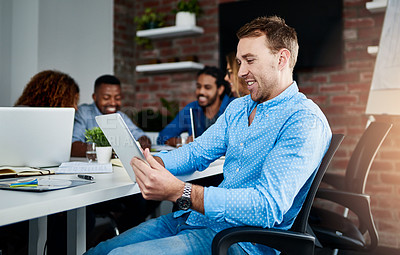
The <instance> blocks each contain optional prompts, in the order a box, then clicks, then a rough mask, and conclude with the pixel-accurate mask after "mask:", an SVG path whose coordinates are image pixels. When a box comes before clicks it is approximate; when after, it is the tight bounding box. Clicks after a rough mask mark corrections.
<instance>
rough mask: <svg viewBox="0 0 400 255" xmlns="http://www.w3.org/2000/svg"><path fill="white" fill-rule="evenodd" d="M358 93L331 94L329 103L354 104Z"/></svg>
mask: <svg viewBox="0 0 400 255" xmlns="http://www.w3.org/2000/svg"><path fill="white" fill-rule="evenodd" d="M358 99H359V97H358V95H339V96H332V97H331V100H330V101H331V103H333V104H346V105H348V104H355V103H357V102H358Z"/></svg>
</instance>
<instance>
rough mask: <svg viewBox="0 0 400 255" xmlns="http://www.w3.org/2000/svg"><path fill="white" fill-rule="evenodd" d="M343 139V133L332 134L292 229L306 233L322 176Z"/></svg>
mask: <svg viewBox="0 0 400 255" xmlns="http://www.w3.org/2000/svg"><path fill="white" fill-rule="evenodd" d="M343 139H344V135H343V134H333V135H332V139H331V143H330V145H329V148H328V150H327V151H326V153H325V155H324V157H323V158H322V161H321V164H320V166H319V168H318V171H317V172H316V174H315V177H314V180H313V182H312V184H311V187H310V190H309V191H308V193H307V197H306V199H305V201H304V203H303V207H302V208H301V210H300V212H299V214H298V215H297V217H296V220H295V221H294V223H293V226H292V228H291V230H293V231H296V232H300V233H306V230H307V223H308V217H309V215H310V210H311V206H312V204H313V201H314V198H315V194H316V193H317V190H318V187H319V185H320V183H321V180H322V177H324V174H325V172H326V170H327V169H328V166H329V164H330V162H331V160H332V158H333V155H334V154H335V152H336V151H337V149H338V148H339V146H340V144H341V143H342V141H343ZM310 178H311V177H310Z"/></svg>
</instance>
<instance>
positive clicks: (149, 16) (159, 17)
mask: <svg viewBox="0 0 400 255" xmlns="http://www.w3.org/2000/svg"><path fill="white" fill-rule="evenodd" d="M164 18H165V14H164V13H158V12H155V11H154V10H153V9H151V8H146V9H145V11H144V14H143V15H142V16H138V17H135V18H134V21H135V23H136V30H137V31H138V30H144V29H153V28H158V27H162V26H164ZM135 41H136V43H137V44H138V45H142V46H144V47H145V48H146V49H151V48H152V45H151V40H150V39H149V38H143V37H138V36H136V38H135Z"/></svg>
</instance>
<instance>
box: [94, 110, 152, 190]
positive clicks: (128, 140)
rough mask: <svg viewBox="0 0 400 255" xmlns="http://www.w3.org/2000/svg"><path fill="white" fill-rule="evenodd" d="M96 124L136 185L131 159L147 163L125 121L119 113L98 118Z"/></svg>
mask: <svg viewBox="0 0 400 255" xmlns="http://www.w3.org/2000/svg"><path fill="white" fill-rule="evenodd" d="M96 122H97V124H98V125H99V127H100V128H101V130H102V131H103V133H104V135H105V136H106V138H107V140H108V141H109V143H110V144H111V146H112V148H113V149H114V151H115V153H116V154H117V156H118V158H119V159H120V160H121V163H122V165H123V166H124V168H125V170H126V171H127V173H128V174H129V177H130V178H131V180H132V181H133V182H135V183H136V178H135V172H134V171H133V169H132V167H131V165H130V162H131V159H132V158H133V157H138V158H141V159H143V160H144V161H145V162H147V161H146V159H145V157H144V155H143V153H142V150H141V149H140V148H139V146H138V143H137V141H136V139H135V138H134V137H133V135H132V133H131V131H129V128H128V126H127V125H126V123H125V121H124V120H123V119H122V117H121V115H120V114H119V113H113V114H104V115H100V116H96Z"/></svg>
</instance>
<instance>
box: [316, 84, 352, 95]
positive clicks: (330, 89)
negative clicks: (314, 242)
mask: <svg viewBox="0 0 400 255" xmlns="http://www.w3.org/2000/svg"><path fill="white" fill-rule="evenodd" d="M319 91H320V92H322V93H340V92H344V91H346V85H343V84H331V85H321V86H319Z"/></svg>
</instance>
